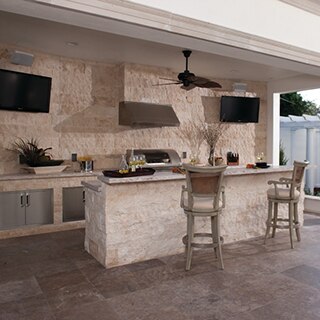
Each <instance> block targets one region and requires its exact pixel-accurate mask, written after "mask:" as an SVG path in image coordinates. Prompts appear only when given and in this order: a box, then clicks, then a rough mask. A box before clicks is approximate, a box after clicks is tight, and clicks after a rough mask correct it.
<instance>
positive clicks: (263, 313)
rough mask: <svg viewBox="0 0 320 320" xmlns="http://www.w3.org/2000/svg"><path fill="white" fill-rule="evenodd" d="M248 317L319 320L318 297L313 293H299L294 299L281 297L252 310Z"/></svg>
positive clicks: (265, 319) (319, 302)
mask: <svg viewBox="0 0 320 320" xmlns="http://www.w3.org/2000/svg"><path fill="white" fill-rule="evenodd" d="M250 315H251V316H253V318H254V319H259V320H260V319H261V320H269V319H277V320H302V319H303V320H319V319H320V300H319V295H315V294H314V292H308V291H299V292H297V293H296V295H295V296H294V297H291V298H287V297H282V298H280V299H276V300H274V301H273V302H272V303H270V304H268V305H265V306H262V307H260V308H257V309H255V310H252V311H251V312H250Z"/></svg>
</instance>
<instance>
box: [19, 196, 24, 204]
mask: <svg viewBox="0 0 320 320" xmlns="http://www.w3.org/2000/svg"><path fill="white" fill-rule="evenodd" d="M23 199H24V195H23V193H20V207H24V201H23Z"/></svg>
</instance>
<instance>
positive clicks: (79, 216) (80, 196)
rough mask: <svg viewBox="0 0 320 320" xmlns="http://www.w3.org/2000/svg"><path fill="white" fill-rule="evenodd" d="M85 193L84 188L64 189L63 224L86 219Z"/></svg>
mask: <svg viewBox="0 0 320 320" xmlns="http://www.w3.org/2000/svg"><path fill="white" fill-rule="evenodd" d="M84 205H85V192H84V188H83V187H68V188H63V189H62V207H63V222H67V221H76V220H83V219H84V218H85V209H84Z"/></svg>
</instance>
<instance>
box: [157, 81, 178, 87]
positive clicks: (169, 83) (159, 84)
mask: <svg viewBox="0 0 320 320" xmlns="http://www.w3.org/2000/svg"><path fill="white" fill-rule="evenodd" d="M171 84H181V82H177V81H176V82H168V83H158V84H153V85H152V86H153V87H158V86H168V85H171Z"/></svg>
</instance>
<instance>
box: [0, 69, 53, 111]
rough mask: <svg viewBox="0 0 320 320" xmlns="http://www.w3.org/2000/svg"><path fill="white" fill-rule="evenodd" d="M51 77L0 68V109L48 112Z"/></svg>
mask: <svg viewBox="0 0 320 320" xmlns="http://www.w3.org/2000/svg"><path fill="white" fill-rule="evenodd" d="M50 93H51V78H49V77H43V76H37V75H33V74H27V73H22V72H15V71H9V70H3V69H0V109H4V110H11V111H23V112H46V113H48V112H49V105H50Z"/></svg>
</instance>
